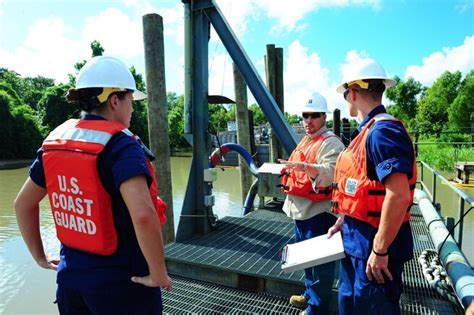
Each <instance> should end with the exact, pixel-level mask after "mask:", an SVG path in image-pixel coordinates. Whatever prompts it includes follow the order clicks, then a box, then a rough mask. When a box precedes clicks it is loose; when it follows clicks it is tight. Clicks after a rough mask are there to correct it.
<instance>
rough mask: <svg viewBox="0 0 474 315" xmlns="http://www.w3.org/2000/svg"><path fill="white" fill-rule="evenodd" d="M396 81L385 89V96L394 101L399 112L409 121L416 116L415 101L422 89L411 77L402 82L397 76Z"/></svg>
mask: <svg viewBox="0 0 474 315" xmlns="http://www.w3.org/2000/svg"><path fill="white" fill-rule="evenodd" d="M395 80H396V81H397V82H398V84H397V85H395V86H394V87H392V88H390V89H387V92H386V96H387V98H388V99H389V100H391V101H392V102H394V103H395V104H396V105H397V107H398V111H399V112H400V114H402V115H403V116H405V117H406V118H407V119H408V120H407V121H409V120H412V119H414V118H415V116H416V103H417V98H418V96H419V95H420V94H421V93H422V92H423V91H424V89H423V87H422V85H421V83H420V82H418V81H415V80H414V79H413V78H408V80H407V81H406V82H403V81H402V80H401V79H400V78H399V77H395Z"/></svg>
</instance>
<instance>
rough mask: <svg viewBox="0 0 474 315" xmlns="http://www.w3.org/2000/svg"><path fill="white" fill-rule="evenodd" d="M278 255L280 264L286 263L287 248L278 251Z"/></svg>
mask: <svg viewBox="0 0 474 315" xmlns="http://www.w3.org/2000/svg"><path fill="white" fill-rule="evenodd" d="M278 255H279V256H280V262H281V264H282V265H283V264H285V263H286V258H287V257H288V246H286V245H285V247H283V248H282V249H280V251H279V252H278Z"/></svg>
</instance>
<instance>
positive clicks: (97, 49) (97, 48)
mask: <svg viewBox="0 0 474 315" xmlns="http://www.w3.org/2000/svg"><path fill="white" fill-rule="evenodd" d="M91 49H92V57H96V56H102V54H103V53H104V50H105V49H104V47H102V44H101V43H100V42H99V41H97V40H93V41H92V43H91Z"/></svg>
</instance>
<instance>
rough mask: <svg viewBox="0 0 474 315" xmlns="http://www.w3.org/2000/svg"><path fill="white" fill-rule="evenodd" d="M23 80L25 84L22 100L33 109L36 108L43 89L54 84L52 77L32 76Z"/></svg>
mask: <svg viewBox="0 0 474 315" xmlns="http://www.w3.org/2000/svg"><path fill="white" fill-rule="evenodd" d="M23 82H24V84H25V89H24V91H23V94H22V97H23V101H24V102H25V104H27V105H29V106H30V107H31V108H33V109H37V107H38V103H39V101H40V99H41V98H42V97H43V93H44V91H45V90H46V89H47V88H49V87H52V86H54V80H53V79H50V78H45V77H43V76H37V77H34V78H31V77H27V78H25V79H24V81H23Z"/></svg>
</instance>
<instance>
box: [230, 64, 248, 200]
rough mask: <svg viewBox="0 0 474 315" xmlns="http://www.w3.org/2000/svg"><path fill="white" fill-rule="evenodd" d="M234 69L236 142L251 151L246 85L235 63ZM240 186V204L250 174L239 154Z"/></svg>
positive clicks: (245, 195) (245, 192)
mask: <svg viewBox="0 0 474 315" xmlns="http://www.w3.org/2000/svg"><path fill="white" fill-rule="evenodd" d="M233 69H234V90H235V119H236V121H237V143H239V144H240V145H241V146H243V147H244V148H245V149H246V150H247V151H249V152H251V143H250V129H249V113H248V112H249V111H248V108H247V85H246V84H245V80H244V78H243V77H242V74H241V73H240V70H239V69H238V68H237V66H236V65H235V63H234V64H233ZM239 169H240V188H241V190H242V205H243V204H244V202H245V197H247V192H248V191H249V189H250V186H251V185H252V174H251V173H250V171H249V168H248V167H247V164H246V162H245V161H244V159H243V158H242V157H241V156H240V155H239Z"/></svg>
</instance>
